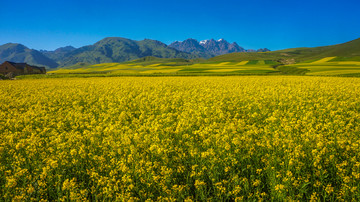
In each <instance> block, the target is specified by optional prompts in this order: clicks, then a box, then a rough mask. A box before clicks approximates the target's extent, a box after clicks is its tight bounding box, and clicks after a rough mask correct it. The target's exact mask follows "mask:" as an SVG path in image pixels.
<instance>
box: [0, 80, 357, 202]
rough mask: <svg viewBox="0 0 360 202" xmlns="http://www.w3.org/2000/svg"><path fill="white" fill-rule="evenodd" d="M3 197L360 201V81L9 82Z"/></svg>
mask: <svg viewBox="0 0 360 202" xmlns="http://www.w3.org/2000/svg"><path fill="white" fill-rule="evenodd" d="M0 95H1V96H0V106H1V107H0V201H11V200H15V201H21V200H22V201H40V200H43V201H69V200H71V201H95V200H99V201H114V200H116V201H129V200H132V201H137V200H139V201H145V200H153V201H191V200H193V201H204V200H212V201H225V200H230V201H231V200H235V201H241V200H252V201H254V200H273V201H284V200H286V201H289V200H299V201H305V200H314V201H317V200H321V201H338V200H339V201H341V200H344V201H350V200H353V201H359V200H360V79H359V78H330V77H329V78H326V77H295V76H291V77H285V76H268V77H265V76H257V77H256V76H254V77H245V76H244V77H149V78H147V77H146V78H143V77H117V78H59V79H38V80H36V79H33V80H15V81H0Z"/></svg>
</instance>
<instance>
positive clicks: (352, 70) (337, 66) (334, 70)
mask: <svg viewBox="0 0 360 202" xmlns="http://www.w3.org/2000/svg"><path fill="white" fill-rule="evenodd" d="M335 58H336V57H325V58H323V59H320V60H317V61H313V62H311V63H298V64H295V65H292V66H295V67H297V68H300V69H307V70H309V72H307V73H306V75H329V76H334V75H343V74H358V73H360V62H358V61H334V59H335Z"/></svg>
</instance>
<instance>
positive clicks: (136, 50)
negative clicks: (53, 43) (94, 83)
mask: <svg viewBox="0 0 360 202" xmlns="http://www.w3.org/2000/svg"><path fill="white" fill-rule="evenodd" d="M265 50H267V49H265ZM246 51H249V50H245V49H244V48H242V47H240V46H239V45H237V44H236V43H232V44H230V43H228V42H227V41H225V40H224V39H221V40H218V41H215V40H213V39H211V40H207V41H202V42H201V43H200V42H198V41H197V40H195V39H187V40H185V41H184V42H174V43H172V44H170V45H169V46H167V45H166V44H164V43H162V42H160V41H156V40H151V39H145V40H141V41H135V40H131V39H126V38H121V37H107V38H104V39H102V40H100V41H98V42H96V43H95V44H93V45H88V46H83V47H80V48H74V47H72V46H66V47H62V48H58V49H56V50H54V51H47V50H40V51H37V50H33V49H30V48H28V47H26V46H24V45H22V44H16V43H8V44H4V45H1V46H0V63H2V62H4V61H7V60H8V61H12V62H26V63H29V64H32V65H38V66H46V67H48V68H55V67H63V66H68V65H74V64H76V63H89V64H98V63H106V62H125V61H129V60H135V59H138V58H142V57H146V56H154V57H159V58H184V59H194V58H200V57H202V58H206V59H208V58H210V57H213V56H217V55H221V54H226V53H233V52H246Z"/></svg>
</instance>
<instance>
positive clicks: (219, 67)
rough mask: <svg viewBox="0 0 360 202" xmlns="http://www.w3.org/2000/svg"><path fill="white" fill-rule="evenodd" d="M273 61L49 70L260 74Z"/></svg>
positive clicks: (69, 72) (80, 67) (66, 71)
mask: <svg viewBox="0 0 360 202" xmlns="http://www.w3.org/2000/svg"><path fill="white" fill-rule="evenodd" d="M272 64H273V63H269V61H258V60H252V61H242V62H221V63H218V62H215V63H202V64H185V65H184V64H178V63H175V62H169V63H156V64H148V63H146V64H143V63H127V64H124V63H122V64H120V63H103V64H97V65H86V66H79V65H77V66H76V68H73V69H71V68H62V69H58V70H54V71H49V72H48V73H51V74H86V73H88V74H96V73H107V74H119V73H120V74H121V73H123V74H199V73H204V74H212V73H229V72H234V73H237V74H241V73H243V74H258V73H262V74H263V73H274V72H276V70H275V69H274V68H272Z"/></svg>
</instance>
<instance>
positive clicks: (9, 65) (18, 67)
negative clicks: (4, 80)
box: [0, 61, 46, 76]
mask: <svg viewBox="0 0 360 202" xmlns="http://www.w3.org/2000/svg"><path fill="white" fill-rule="evenodd" d="M8 73H13V74H14V76H17V75H24V74H46V70H45V67H37V66H33V65H28V64H26V63H15V62H9V61H5V62H4V63H2V64H1V65H0V74H3V75H6V74H8Z"/></svg>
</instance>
